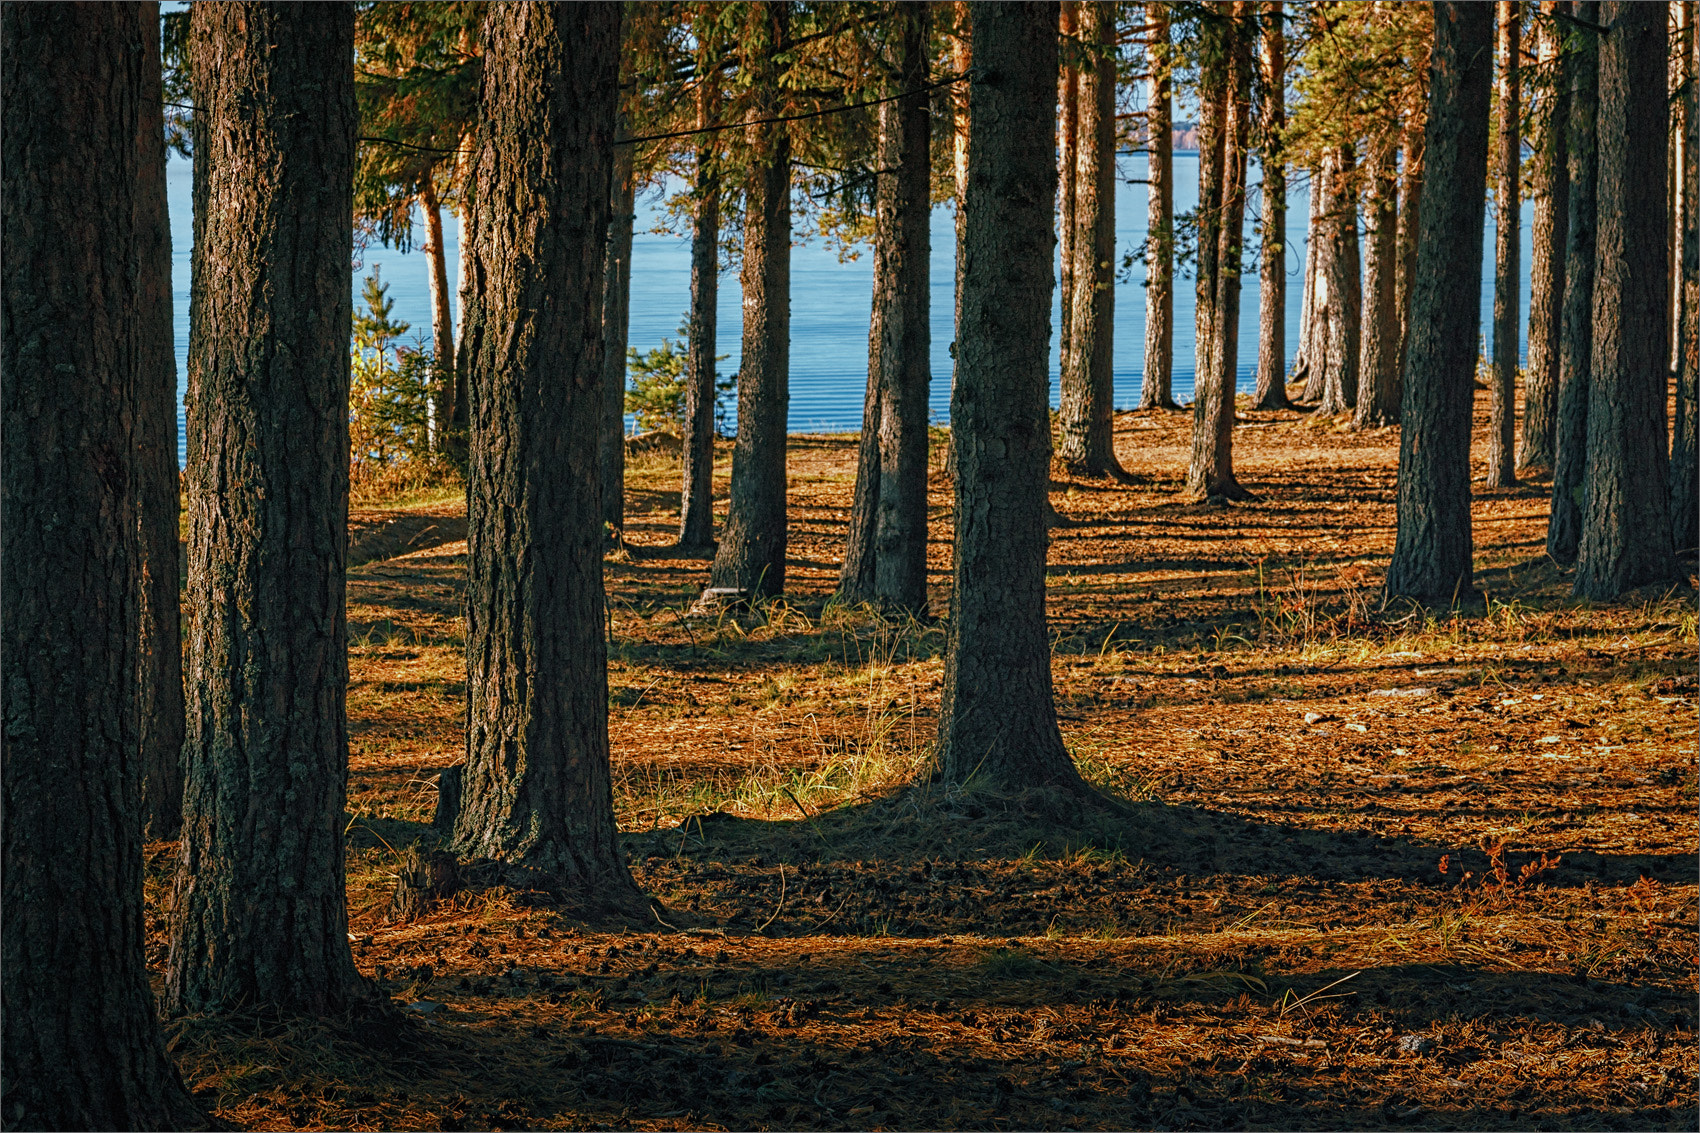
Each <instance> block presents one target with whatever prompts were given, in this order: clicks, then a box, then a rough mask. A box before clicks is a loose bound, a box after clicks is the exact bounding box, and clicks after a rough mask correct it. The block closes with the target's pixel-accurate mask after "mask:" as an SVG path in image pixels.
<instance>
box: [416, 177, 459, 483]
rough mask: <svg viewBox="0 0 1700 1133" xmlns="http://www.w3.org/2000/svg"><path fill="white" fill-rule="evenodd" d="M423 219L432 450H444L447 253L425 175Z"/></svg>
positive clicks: (450, 372)
mask: <svg viewBox="0 0 1700 1133" xmlns="http://www.w3.org/2000/svg"><path fill="white" fill-rule="evenodd" d="M419 211H420V213H421V214H422V215H423V216H424V218H425V243H424V244H423V245H421V247H420V249H419V250H420V251H421V252H423V253H425V265H426V270H425V281H426V284H427V287H428V289H429V291H430V295H431V385H432V390H431V447H432V448H433V449H435V450H437V451H442V449H443V431H444V427H445V426H447V425H448V424H449V422H450V421H451V420H452V419H453V417H454V381H455V379H454V371H455V323H454V312H453V311H451V310H450V309H449V265H448V253H447V251H445V249H444V247H443V206H442V203H441V202H440V201H439V200H438V199H437V186H436V183H435V182H434V181H433V180H432V179H431V175H430V174H429V173H427V174H426V175H425V180H424V182H423V183H422V184H421V185H420V188H419Z"/></svg>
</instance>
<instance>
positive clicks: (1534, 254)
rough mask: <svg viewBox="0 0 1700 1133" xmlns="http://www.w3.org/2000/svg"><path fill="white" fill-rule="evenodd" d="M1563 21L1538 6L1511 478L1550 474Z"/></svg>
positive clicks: (1562, 154) (1562, 218) (1564, 7)
mask: <svg viewBox="0 0 1700 1133" xmlns="http://www.w3.org/2000/svg"><path fill="white" fill-rule="evenodd" d="M1569 14H1570V0H1541V16H1542V19H1541V23H1540V46H1539V49H1538V50H1539V65H1538V67H1537V71H1536V73H1537V74H1538V76H1539V78H1540V89H1539V94H1538V97H1539V101H1538V103H1537V110H1536V137H1535V142H1536V150H1535V163H1534V194H1533V195H1534V204H1535V216H1534V224H1533V226H1532V229H1531V232H1530V241H1529V243H1530V247H1529V256H1530V264H1529V367H1528V370H1527V372H1526V373H1525V375H1524V378H1523V435H1522V444H1521V447H1520V449H1519V451H1518V454H1517V470H1518V472H1519V473H1521V474H1523V475H1525V476H1542V475H1545V474H1547V473H1548V472H1550V471H1551V470H1552V465H1553V453H1554V449H1555V441H1554V422H1555V415H1556V412H1557V401H1558V381H1559V377H1558V372H1559V354H1560V349H1559V334H1560V321H1561V318H1562V314H1561V313H1562V311H1563V308H1564V246H1565V241H1566V238H1567V231H1566V225H1567V222H1568V220H1569V216H1570V171H1569V163H1568V156H1569V155H1568V152H1567V150H1566V148H1565V133H1566V126H1567V124H1568V121H1569V118H1570V89H1569V86H1568V84H1567V83H1566V82H1565V80H1564V74H1563V70H1564V66H1563V63H1562V62H1561V58H1560V56H1561V55H1562V52H1563V47H1564V39H1565V35H1566V32H1565V29H1564V27H1563V25H1562V24H1561V23H1560V21H1559V19H1558V17H1559V16H1560V15H1565V16H1568V15H1569Z"/></svg>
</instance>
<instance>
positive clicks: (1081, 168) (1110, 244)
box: [1058, 0, 1122, 476]
mask: <svg viewBox="0 0 1700 1133" xmlns="http://www.w3.org/2000/svg"><path fill="white" fill-rule="evenodd" d="M1079 23H1080V37H1081V40H1082V42H1083V44H1084V45H1086V47H1087V49H1088V50H1089V51H1090V52H1091V55H1090V57H1088V58H1086V59H1084V60H1083V61H1082V65H1081V67H1080V80H1079V81H1080V99H1079V111H1080V115H1079V116H1080V136H1079V139H1078V144H1077V145H1076V147H1075V166H1074V168H1073V169H1072V170H1068V171H1066V172H1067V173H1068V174H1069V175H1071V176H1072V177H1073V178H1074V215H1073V218H1072V219H1073V228H1074V239H1073V244H1072V253H1073V257H1074V270H1073V273H1072V274H1073V283H1074V299H1073V302H1072V303H1071V304H1070V308H1069V309H1070V318H1071V322H1070V324H1069V331H1068V339H1067V341H1068V356H1067V358H1066V360H1065V363H1064V368H1063V372H1062V407H1061V410H1060V412H1059V413H1058V420H1059V424H1060V426H1061V429H1060V432H1061V434H1062V453H1061V455H1062V459H1063V463H1064V465H1065V466H1066V467H1067V468H1068V469H1069V471H1070V472H1072V473H1075V474H1076V475H1084V476H1106V475H1109V476H1120V475H1121V474H1122V467H1121V464H1120V463H1119V462H1117V460H1116V450H1115V436H1114V428H1115V374H1114V370H1113V364H1114V361H1115V358H1114V341H1113V339H1114V334H1115V331H1114V328H1115V310H1116V299H1115V296H1116V292H1115V270H1114V269H1115V262H1114V261H1115V254H1116V58H1115V32H1116V19H1115V6H1114V5H1113V4H1112V3H1109V2H1108V0H1085V2H1084V3H1082V4H1081V5H1080V10H1079Z"/></svg>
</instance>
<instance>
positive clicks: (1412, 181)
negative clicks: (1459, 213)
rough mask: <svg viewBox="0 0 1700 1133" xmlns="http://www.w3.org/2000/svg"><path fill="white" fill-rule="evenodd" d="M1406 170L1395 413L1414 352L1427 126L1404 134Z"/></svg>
mask: <svg viewBox="0 0 1700 1133" xmlns="http://www.w3.org/2000/svg"><path fill="white" fill-rule="evenodd" d="M1404 148H1405V168H1404V172H1403V174H1402V175H1401V176H1400V178H1399V278H1398V282H1397V283H1396V284H1395V287H1394V289H1395V294H1396V297H1395V299H1394V305H1395V306H1396V307H1397V308H1398V309H1399V364H1398V365H1397V366H1396V367H1395V368H1394V371H1393V374H1394V382H1393V388H1394V396H1393V405H1394V408H1395V410H1396V411H1397V410H1399V409H1401V407H1402V406H1403V405H1404V402H1405V360H1406V358H1407V357H1408V356H1409V354H1410V352H1411V298H1412V296H1413V294H1414V293H1415V290H1416V289H1415V286H1414V285H1415V282H1416V278H1417V225H1418V222H1419V220H1420V216H1419V214H1420V213H1421V212H1422V206H1423V126H1422V123H1421V122H1420V121H1418V122H1408V123H1406V125H1405V132H1404Z"/></svg>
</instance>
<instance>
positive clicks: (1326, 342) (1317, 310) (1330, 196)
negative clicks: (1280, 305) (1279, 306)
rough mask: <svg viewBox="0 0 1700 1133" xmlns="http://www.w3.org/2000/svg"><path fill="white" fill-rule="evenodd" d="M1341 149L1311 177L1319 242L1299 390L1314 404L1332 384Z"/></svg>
mask: <svg viewBox="0 0 1700 1133" xmlns="http://www.w3.org/2000/svg"><path fill="white" fill-rule="evenodd" d="M1337 161H1338V151H1331V152H1329V153H1327V154H1324V155H1323V160H1322V165H1321V166H1320V167H1319V168H1318V169H1317V171H1316V176H1314V177H1313V178H1312V179H1311V192H1312V193H1313V194H1315V203H1314V205H1313V215H1312V219H1313V221H1314V224H1313V225H1312V228H1311V232H1312V233H1313V235H1312V237H1311V242H1312V244H1313V245H1314V246H1315V253H1316V255H1315V260H1314V262H1313V264H1312V267H1313V269H1314V270H1313V273H1312V276H1311V290H1310V317H1309V320H1308V324H1309V328H1310V342H1309V344H1308V349H1307V352H1306V354H1305V384H1304V390H1303V392H1301V393H1300V394H1299V400H1300V401H1303V402H1307V403H1309V404H1311V405H1319V404H1320V403H1321V402H1322V400H1323V396H1324V393H1325V391H1326V390H1327V388H1328V367H1329V353H1328V352H1329V347H1330V344H1331V342H1332V335H1331V333H1330V325H1329V324H1330V319H1331V316H1332V315H1333V314H1334V306H1333V304H1331V302H1330V300H1331V299H1332V297H1333V289H1332V288H1331V287H1330V283H1331V282H1332V280H1333V276H1334V261H1335V260H1336V259H1337V258H1338V255H1339V241H1338V240H1337V239H1336V235H1337V233H1336V232H1335V228H1336V225H1335V218H1334V208H1335V204H1334V198H1335V197H1336V196H1337V195H1338V193H1339V190H1338V188H1337V187H1336V185H1337V183H1338V182H1339V180H1340V174H1339V171H1338V169H1337V168H1336V163H1337Z"/></svg>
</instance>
